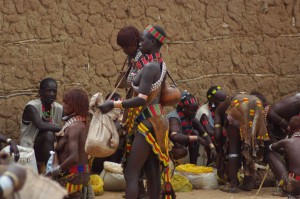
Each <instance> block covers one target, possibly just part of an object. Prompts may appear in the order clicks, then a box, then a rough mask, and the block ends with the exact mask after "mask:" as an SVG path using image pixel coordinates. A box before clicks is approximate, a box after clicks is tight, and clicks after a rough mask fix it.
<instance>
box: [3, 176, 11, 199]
mask: <svg viewBox="0 0 300 199" xmlns="http://www.w3.org/2000/svg"><path fill="white" fill-rule="evenodd" d="M0 187H1V198H2V197H3V196H4V198H6V197H7V196H9V195H10V194H11V193H12V192H13V190H14V184H13V182H12V180H11V179H10V178H9V177H8V176H6V175H2V176H1V177H0Z"/></svg>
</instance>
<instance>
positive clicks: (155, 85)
mask: <svg viewBox="0 0 300 199" xmlns="http://www.w3.org/2000/svg"><path fill="white" fill-rule="evenodd" d="M153 61H157V62H158V63H162V71H161V76H160V78H159V80H157V81H156V82H155V83H153V84H152V86H151V91H155V90H156V89H157V88H158V87H160V85H161V83H162V81H163V79H164V77H165V74H166V72H167V66H166V63H165V62H164V60H163V59H162V57H161V53H154V54H150V55H145V56H144V57H143V58H141V59H140V60H139V61H138V62H137V63H136V66H137V68H142V67H143V66H144V65H146V64H148V63H150V62H153ZM131 85H132V88H133V89H134V90H135V91H137V90H138V88H139V87H138V86H134V85H133V84H132V83H131Z"/></svg>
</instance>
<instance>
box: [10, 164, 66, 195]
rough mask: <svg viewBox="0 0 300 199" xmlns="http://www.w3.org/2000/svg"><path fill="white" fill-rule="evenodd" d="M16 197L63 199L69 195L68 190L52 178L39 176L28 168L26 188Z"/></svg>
mask: <svg viewBox="0 0 300 199" xmlns="http://www.w3.org/2000/svg"><path fill="white" fill-rule="evenodd" d="M14 195H15V198H17V199H29V198H30V199H63V198H64V196H66V195H67V190H66V189H64V188H63V187H61V186H60V185H59V184H58V183H57V182H55V181H53V180H51V179H50V178H47V177H44V176H42V175H38V174H36V173H35V172H33V171H32V169H29V168H27V169H26V181H25V183H24V186H23V188H22V189H21V190H20V191H19V192H17V193H15V194H14Z"/></svg>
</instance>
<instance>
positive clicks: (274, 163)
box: [268, 151, 288, 181]
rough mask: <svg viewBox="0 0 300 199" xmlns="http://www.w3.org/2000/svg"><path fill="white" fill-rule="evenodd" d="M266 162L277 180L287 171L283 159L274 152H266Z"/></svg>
mask: <svg viewBox="0 0 300 199" xmlns="http://www.w3.org/2000/svg"><path fill="white" fill-rule="evenodd" d="M268 162H269V165H270V168H271V170H272V172H273V173H274V176H275V178H276V179H277V180H278V181H279V180H281V178H282V176H283V175H284V174H286V173H288V170H287V167H286V164H285V162H284V161H283V159H282V158H281V157H280V155H279V154H278V153H276V152H273V151H269V152H268Z"/></svg>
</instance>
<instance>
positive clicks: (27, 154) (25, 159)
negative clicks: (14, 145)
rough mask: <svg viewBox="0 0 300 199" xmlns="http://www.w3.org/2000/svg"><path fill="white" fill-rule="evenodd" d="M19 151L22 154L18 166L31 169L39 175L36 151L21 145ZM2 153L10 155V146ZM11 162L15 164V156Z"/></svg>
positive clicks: (11, 158)
mask: <svg viewBox="0 0 300 199" xmlns="http://www.w3.org/2000/svg"><path fill="white" fill-rule="evenodd" d="M18 149H19V152H20V159H19V160H18V162H17V164H20V165H23V166H26V167H29V168H31V169H32V170H33V171H34V172H35V173H38V169H37V165H36V159H35V154H34V150H33V149H32V148H27V147H23V146H19V145H18ZM2 151H4V152H6V153H9V152H10V146H6V147H5V148H4V149H2ZM10 162H11V163H13V162H14V154H12V156H11V157H10Z"/></svg>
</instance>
